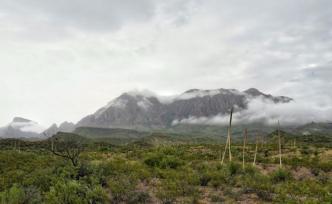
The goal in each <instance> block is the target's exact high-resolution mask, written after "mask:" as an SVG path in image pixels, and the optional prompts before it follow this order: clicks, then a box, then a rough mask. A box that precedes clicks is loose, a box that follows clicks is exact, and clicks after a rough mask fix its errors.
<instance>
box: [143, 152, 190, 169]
mask: <svg viewBox="0 0 332 204" xmlns="http://www.w3.org/2000/svg"><path fill="white" fill-rule="evenodd" d="M144 163H145V164H146V165H148V166H149V167H158V168H162V169H168V168H171V169H176V168H178V167H179V166H182V165H183V161H182V160H180V159H179V158H177V157H175V156H172V155H164V154H160V153H158V154H150V155H148V157H147V158H146V159H145V160H144Z"/></svg>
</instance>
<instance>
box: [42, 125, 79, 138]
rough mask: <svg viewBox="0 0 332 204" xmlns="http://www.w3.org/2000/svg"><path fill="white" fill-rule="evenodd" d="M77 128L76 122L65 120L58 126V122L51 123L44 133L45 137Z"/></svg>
mask: <svg viewBox="0 0 332 204" xmlns="http://www.w3.org/2000/svg"><path fill="white" fill-rule="evenodd" d="M74 130H75V124H74V123H71V122H67V121H65V122H63V123H61V124H60V126H59V127H58V126H57V124H53V125H51V127H49V128H47V129H46V130H45V131H44V132H43V133H42V135H44V136H45V137H52V136H53V135H55V134H56V133H58V132H73V131H74Z"/></svg>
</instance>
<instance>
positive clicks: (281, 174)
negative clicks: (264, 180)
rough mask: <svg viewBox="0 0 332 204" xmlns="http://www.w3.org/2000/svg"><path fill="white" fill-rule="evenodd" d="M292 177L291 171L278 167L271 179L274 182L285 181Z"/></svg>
mask: <svg viewBox="0 0 332 204" xmlns="http://www.w3.org/2000/svg"><path fill="white" fill-rule="evenodd" d="M291 178H292V175H291V173H290V172H289V171H287V170H285V169H281V168H280V169H278V170H276V171H275V172H273V173H272V175H271V180H272V182H273V183H279V182H284V181H286V180H289V179H291Z"/></svg>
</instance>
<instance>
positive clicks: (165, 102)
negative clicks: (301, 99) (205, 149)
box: [76, 88, 293, 128]
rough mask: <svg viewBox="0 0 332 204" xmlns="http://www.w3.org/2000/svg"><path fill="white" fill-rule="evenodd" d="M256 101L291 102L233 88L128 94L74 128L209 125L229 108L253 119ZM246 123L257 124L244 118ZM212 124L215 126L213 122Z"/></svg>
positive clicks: (84, 119) (267, 118) (285, 98)
mask: <svg viewBox="0 0 332 204" xmlns="http://www.w3.org/2000/svg"><path fill="white" fill-rule="evenodd" d="M257 100H260V101H262V102H263V103H266V104H270V105H271V106H273V105H275V104H283V103H290V102H292V101H293V99H291V98H289V97H285V96H277V97H275V96H272V95H268V94H264V93H262V92H260V91H259V90H257V89H254V88H251V89H248V90H245V91H242V92H241V91H238V90H236V89H215V90H200V89H191V90H188V91H186V92H184V93H182V94H180V95H177V96H173V97H169V98H168V99H166V98H163V97H158V96H157V95H155V94H152V93H151V92H148V91H144V92H127V93H123V94H122V95H120V96H119V97H117V98H116V99H114V100H112V101H111V102H109V103H108V104H107V105H106V106H104V107H102V108H100V109H99V110H97V111H96V112H95V113H94V114H91V115H88V116H86V117H84V118H83V119H82V120H80V121H79V122H78V123H77V125H76V126H78V127H79V126H89V127H102V128H119V127H120V128H166V127H170V126H172V125H175V124H178V123H206V124H209V123H210V122H209V120H210V118H214V117H228V114H229V113H230V110H231V108H232V107H234V108H235V112H236V113H238V114H239V115H241V116H242V114H243V113H244V114H245V115H247V117H255V116H253V115H251V114H255V113H252V112H251V113H250V111H251V110H249V108H251V104H252V103H254V101H257ZM249 114H250V116H249ZM269 117H270V116H269V115H266V116H265V117H262V118H259V119H260V120H261V122H265V121H267V122H268V120H269V119H270V118H269ZM247 122H256V121H251V120H250V119H248V118H247ZM213 123H214V124H218V122H217V121H216V120H215V119H214V122H213ZM213 123H211V124H213ZM222 123H223V122H222V121H220V122H219V124H222Z"/></svg>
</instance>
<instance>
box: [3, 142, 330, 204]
mask: <svg viewBox="0 0 332 204" xmlns="http://www.w3.org/2000/svg"><path fill="white" fill-rule="evenodd" d="M161 139H165V138H164V137H163V136H159V137H157V136H155V137H154V138H151V137H150V138H145V139H142V140H141V141H136V142H134V143H131V144H127V145H120V146H115V145H111V144H109V143H102V142H100V141H98V142H91V141H90V142H86V143H84V144H82V145H83V147H84V150H83V148H82V152H80V154H79V157H78V161H77V165H73V163H72V162H71V161H70V159H66V158H65V157H62V156H57V155H55V154H53V153H52V152H51V151H50V144H51V143H50V140H49V141H43V142H24V141H20V142H18V141H17V140H2V141H0V147H1V150H0V203H3V204H7V203H8V204H19V203H54V204H58V203H73V204H76V203H332V149H331V148H330V147H329V146H328V144H326V145H325V146H324V145H322V143H320V144H319V145H314V144H313V143H310V145H309V143H306V142H305V141H302V142H301V141H299V140H298V141H297V144H295V143H293V140H291V139H289V140H283V142H284V143H283V148H282V151H283V156H282V159H283V160H282V161H283V166H282V168H280V167H279V160H278V159H279V158H278V146H277V144H276V143H275V142H272V141H273V140H271V142H265V143H260V144H259V145H258V153H257V159H256V165H253V158H254V152H255V144H248V145H247V147H246V149H245V153H246V154H245V161H246V163H245V168H244V169H243V167H242V144H241V143H240V142H239V143H237V144H233V146H232V149H231V150H232V156H233V160H232V162H230V161H228V157H226V159H225V163H224V164H223V165H221V162H220V157H221V152H222V151H223V149H224V145H221V144H203V143H201V144H199V143H197V142H196V143H195V144H193V143H191V144H190V143H176V142H165V141H164V140H162V142H155V140H161ZM151 141H154V142H151ZM54 145H55V147H54V148H58V149H56V150H58V151H60V150H61V149H60V147H59V146H58V147H57V146H56V145H57V143H56V142H55V143H54ZM64 152H66V151H65V150H64Z"/></svg>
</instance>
